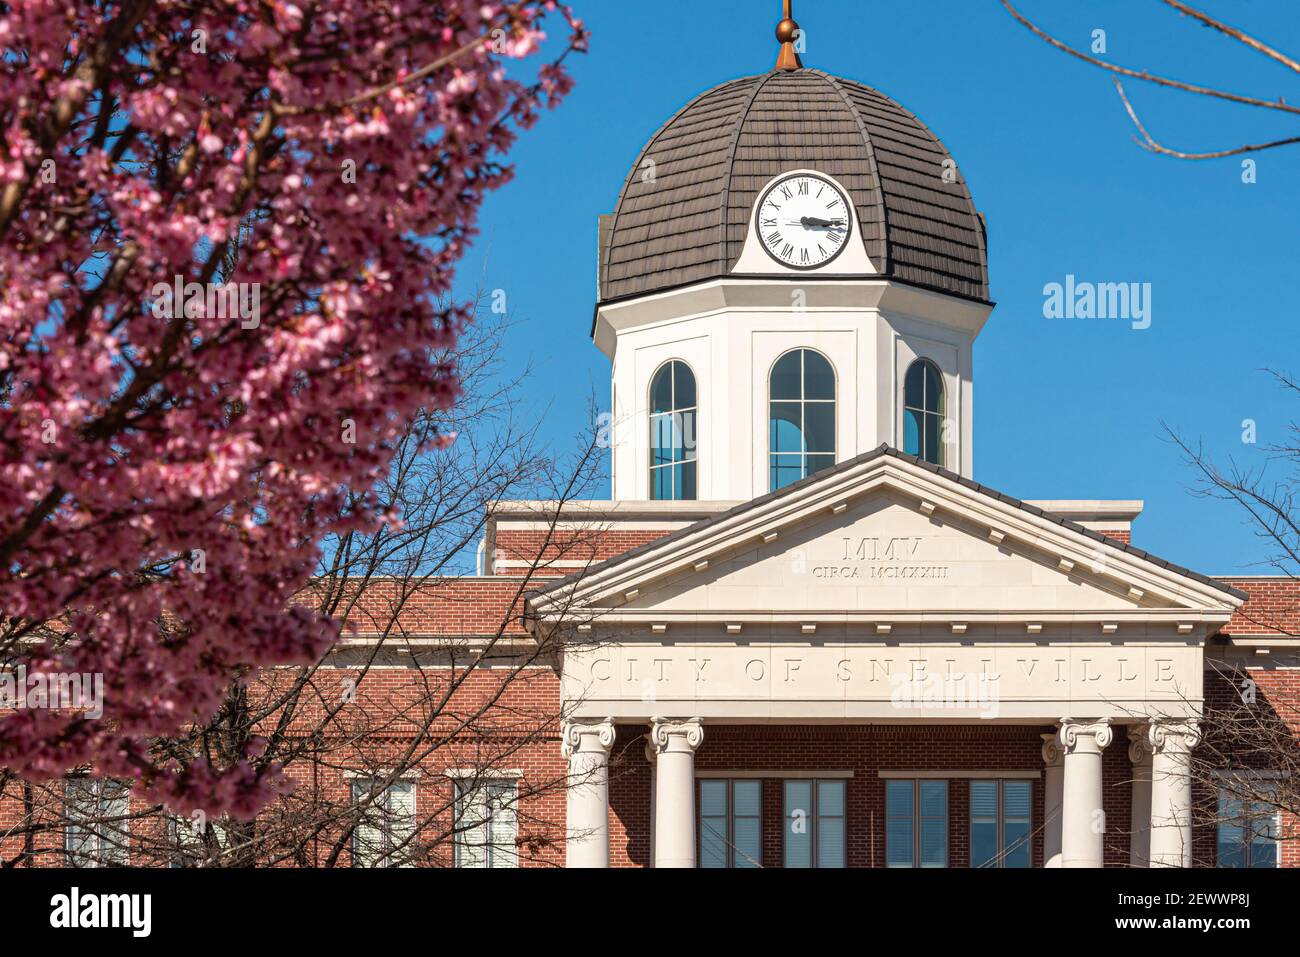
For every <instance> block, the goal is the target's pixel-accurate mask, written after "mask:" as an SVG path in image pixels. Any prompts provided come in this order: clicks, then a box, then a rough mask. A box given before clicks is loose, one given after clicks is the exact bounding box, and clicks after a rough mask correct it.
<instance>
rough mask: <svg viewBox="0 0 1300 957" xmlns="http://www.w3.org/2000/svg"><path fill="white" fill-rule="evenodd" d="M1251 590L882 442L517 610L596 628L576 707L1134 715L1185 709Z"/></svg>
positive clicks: (784, 713)
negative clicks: (948, 700)
mask: <svg viewBox="0 0 1300 957" xmlns="http://www.w3.org/2000/svg"><path fill="white" fill-rule="evenodd" d="M1241 601H1242V599H1241V597H1240V595H1239V593H1236V592H1233V591H1231V590H1230V589H1227V588H1226V587H1225V586H1223V585H1221V584H1219V583H1216V582H1213V581H1210V580H1209V579H1205V578H1203V577H1202V576H1197V575H1195V574H1193V573H1191V572H1188V571H1186V570H1184V569H1179V568H1176V567H1173V566H1169V565H1168V564H1167V563H1163V562H1160V561H1159V560H1157V559H1153V558H1152V557H1150V556H1148V555H1146V554H1145V553H1142V552H1139V551H1137V550H1134V549H1131V548H1127V547H1125V546H1124V545H1123V544H1122V543H1118V542H1115V541H1113V540H1108V539H1104V538H1102V537H1101V536H1098V535H1095V534H1090V533H1089V532H1088V531H1087V530H1085V529H1083V528H1082V527H1080V526H1076V525H1073V524H1072V523H1065V522H1062V521H1061V520H1060V519H1058V518H1055V517H1053V516H1050V515H1047V514H1045V513H1042V512H1041V511H1039V510H1037V509H1034V508H1032V507H1028V506H1026V505H1024V503H1019V502H1015V501H1014V500H1008V499H1005V498H1004V497H1000V496H998V495H997V494H996V493H993V492H991V491H990V490H987V489H984V488H982V487H980V486H977V485H975V484H974V483H969V482H963V481H959V480H957V479H956V478H955V477H953V476H951V475H950V474H945V473H943V472H941V471H939V470H937V469H935V468H933V467H930V466H927V465H925V464H923V463H920V462H918V461H916V460H914V459H912V458H910V457H907V456H902V455H900V454H898V453H895V452H892V451H890V450H878V451H877V452H875V453H870V454H868V455H865V456H862V457H859V459H857V460H855V461H852V462H849V463H844V464H842V465H841V466H840V467H838V468H837V469H835V470H832V471H830V472H826V473H822V474H820V475H818V476H815V477H813V478H811V479H809V480H806V481H805V482H803V483H801V484H798V485H795V486H791V487H790V488H788V489H785V490H783V491H781V492H780V493H777V494H776V495H773V496H769V497H765V498H763V499H760V500H759V501H757V502H752V503H746V504H745V505H742V506H739V507H737V508H735V509H732V510H731V511H729V512H726V513H723V514H722V515H720V516H718V517H716V518H714V519H711V520H709V521H705V522H701V523H699V524H697V525H694V526H689V527H687V528H685V529H682V530H681V531H679V532H676V533H674V534H673V535H670V536H668V537H666V538H664V539H662V540H660V541H659V542H657V543H655V544H654V545H651V546H649V547H647V548H644V549H640V550H637V551H635V552H633V553H632V554H630V555H628V556H625V557H623V558H619V559H615V560H612V561H610V562H607V563H605V564H603V565H600V566H596V567H595V568H593V569H590V570H588V571H586V572H584V573H583V574H581V575H579V576H575V577H574V578H573V579H571V580H563V581H560V582H558V583H556V584H554V585H551V586H549V587H548V588H546V589H543V590H542V591H541V592H540V593H538V594H535V595H533V596H532V597H531V598H530V600H529V602H528V613H529V616H530V618H531V619H532V621H533V622H534V626H537V624H538V623H547V624H551V625H554V624H563V623H565V622H568V623H572V624H576V623H584V624H587V625H588V626H589V627H588V628H587V629H584V637H583V638H581V639H579V640H578V641H577V642H576V643H575V644H574V645H573V646H572V648H571V650H570V651H569V652H567V653H566V655H565V661H564V664H563V678H564V691H565V696H566V698H567V700H569V701H570V702H571V703H573V704H574V705H575V707H576V708H577V709H578V712H579V713H582V714H592V715H595V714H597V713H599V714H603V715H611V716H614V717H616V718H620V719H631V718H644V717H648V715H646V714H642V712H644V711H645V710H646V709H647V708H652V709H653V707H658V708H660V709H662V710H663V711H664V712H665V713H679V714H686V713H689V714H694V715H700V716H702V717H705V718H725V719H728V720H737V721H747V720H776V719H782V720H885V721H904V720H917V719H926V720H938V721H950V720H976V719H978V720H988V719H992V720H1010V721H1026V720H1029V721H1047V720H1054V719H1056V718H1059V717H1060V716H1061V715H1063V714H1072V713H1076V712H1078V713H1083V712H1082V710H1081V709H1084V708H1086V709H1088V711H1087V713H1089V714H1092V715H1095V716H1104V717H1108V718H1111V719H1114V720H1126V719H1128V718H1131V717H1132V716H1133V715H1146V714H1150V713H1151V709H1152V707H1153V706H1159V709H1160V710H1161V712H1162V713H1165V714H1174V715H1178V714H1182V713H1184V712H1186V713H1189V714H1194V713H1195V712H1196V710H1197V708H1198V707H1199V703H1200V699H1201V687H1202V670H1203V661H1202V658H1203V645H1204V642H1205V640H1206V638H1207V637H1208V636H1209V635H1210V634H1213V633H1214V631H1216V630H1217V629H1218V628H1219V627H1220V626H1221V625H1222V624H1223V623H1225V622H1226V621H1227V620H1228V619H1229V617H1230V616H1231V614H1232V612H1233V610H1234V609H1235V608H1236V607H1238V606H1239V605H1240V604H1241ZM990 682H992V683H991V684H990ZM909 689H910V690H909ZM927 689H928V690H927ZM931 693H935V694H939V695H942V696H947V697H952V696H953V695H954V694H956V695H958V696H962V695H965V696H966V697H967V698H968V699H969V700H968V701H967V702H966V703H967V704H968V705H969V707H965V706H963V707H956V708H954V707H953V706H952V705H951V704H943V703H942V702H937V701H934V700H930V698H929V697H928V696H929V695H930V694H931ZM900 694H901V695H902V696H903V698H902V700H900V698H899V695H900ZM991 701H992V702H994V704H995V707H993V706H992V705H991V704H990V702H991ZM647 702H649V704H647ZM991 707H992V708H993V711H992V712H991V711H990V708H991Z"/></svg>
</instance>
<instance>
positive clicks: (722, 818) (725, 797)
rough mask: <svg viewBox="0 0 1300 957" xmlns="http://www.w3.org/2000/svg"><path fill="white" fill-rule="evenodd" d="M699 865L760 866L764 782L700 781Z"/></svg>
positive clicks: (713, 779) (710, 866) (707, 779)
mask: <svg viewBox="0 0 1300 957" xmlns="http://www.w3.org/2000/svg"><path fill="white" fill-rule="evenodd" d="M698 797H699V812H698V813H699V835H700V836H699V866H700V867H708V868H717V867H759V866H761V865H762V862H763V828H762V823H763V782H762V781H758V780H752V781H751V780H735V781H729V780H726V779H723V778H705V779H701V780H700V782H699V795H698Z"/></svg>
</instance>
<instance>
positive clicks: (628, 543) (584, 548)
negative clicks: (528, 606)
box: [495, 525, 669, 574]
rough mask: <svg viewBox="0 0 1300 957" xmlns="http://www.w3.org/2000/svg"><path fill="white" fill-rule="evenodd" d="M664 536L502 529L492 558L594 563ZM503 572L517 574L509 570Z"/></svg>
mask: <svg viewBox="0 0 1300 957" xmlns="http://www.w3.org/2000/svg"><path fill="white" fill-rule="evenodd" d="M667 534H669V530H668V529H626V528H619V527H618V526H617V525H614V526H612V527H608V528H604V527H601V528H587V529H576V530H575V529H555V530H552V531H527V530H515V529H507V528H503V529H498V530H497V534H496V555H495V558H496V560H497V561H501V560H512V561H521V562H528V563H529V564H530V565H532V564H534V563H536V564H539V565H542V566H545V565H546V563H548V562H554V561H564V562H566V563H568V562H582V563H584V564H587V563H595V562H599V561H604V560H605V559H607V558H613V557H615V556H616V555H622V554H623V553H624V552H626V551H630V550H631V549H633V548H636V547H638V546H640V545H645V544H646V543H648V542H653V541H654V540H655V539H657V538H662V537H663V536H665V535H667ZM551 570H554V571H558V572H559V573H560V574H569V573H570V572H572V571H575V570H576V569H574V568H573V567H570V566H567V565H565V566H556V567H555V568H554V569H551ZM507 571H509V572H510V573H515V574H517V572H515V571H514V570H513V569H507Z"/></svg>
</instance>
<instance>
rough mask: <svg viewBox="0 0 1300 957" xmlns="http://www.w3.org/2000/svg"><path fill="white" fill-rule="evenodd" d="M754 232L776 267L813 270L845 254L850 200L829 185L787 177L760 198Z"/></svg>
mask: <svg viewBox="0 0 1300 957" xmlns="http://www.w3.org/2000/svg"><path fill="white" fill-rule="evenodd" d="M754 228H755V229H756V230H757V231H758V239H759V242H760V243H761V244H762V246H763V249H764V250H766V252H767V254H768V255H769V256H771V257H772V258H773V259H775V260H776V261H777V262H779V263H781V264H783V265H786V266H790V267H791V268H793V269H816V268H817V267H819V266H824V265H826V264H827V263H828V262H830V261H831V260H832V259H834V258H835V257H836V256H838V255H839V254H840V253H841V252H843V251H844V247H845V246H846V245H847V244H848V239H849V233H850V232H851V231H852V229H853V219H852V217H851V216H850V213H849V203H848V200H847V199H845V197H844V194H843V193H842V192H840V189H839V187H837V186H836V185H835V184H834V183H832V182H831V181H830V180H827V179H823V178H822V177H820V176H817V175H816V174H814V173H791V174H790V175H789V176H785V177H782V178H781V179H779V180H777V181H776V182H775V183H773V184H772V186H771V187H769V188H768V190H767V192H766V193H764V194H763V196H762V198H761V199H760V200H759V202H758V215H757V216H756V217H755V222H754Z"/></svg>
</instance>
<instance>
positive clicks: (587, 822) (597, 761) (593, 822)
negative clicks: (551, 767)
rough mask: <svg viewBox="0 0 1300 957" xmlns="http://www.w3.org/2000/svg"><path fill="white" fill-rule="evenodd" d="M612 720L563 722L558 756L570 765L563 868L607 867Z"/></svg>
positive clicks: (612, 739) (612, 736)
mask: <svg viewBox="0 0 1300 957" xmlns="http://www.w3.org/2000/svg"><path fill="white" fill-rule="evenodd" d="M613 746H614V720H613V719H612V718H605V719H604V720H603V721H566V722H564V726H563V729H562V741H561V744H560V751H561V753H562V754H563V755H564V756H565V757H566V758H567V759H568V761H569V779H568V788H567V796H568V820H567V827H566V840H565V852H564V863H565V866H566V867H609V750H610V748H612V747H613Z"/></svg>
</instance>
